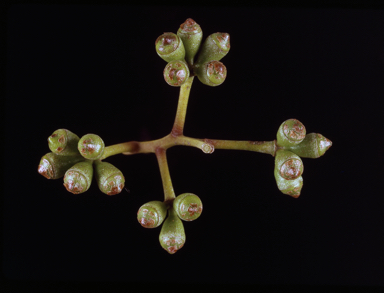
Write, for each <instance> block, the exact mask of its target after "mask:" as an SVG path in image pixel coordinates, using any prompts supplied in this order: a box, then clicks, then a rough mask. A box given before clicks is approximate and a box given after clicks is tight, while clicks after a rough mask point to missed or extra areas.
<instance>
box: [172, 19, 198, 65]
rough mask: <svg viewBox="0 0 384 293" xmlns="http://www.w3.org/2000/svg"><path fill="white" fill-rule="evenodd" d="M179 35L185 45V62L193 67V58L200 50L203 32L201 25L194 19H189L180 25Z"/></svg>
mask: <svg viewBox="0 0 384 293" xmlns="http://www.w3.org/2000/svg"><path fill="white" fill-rule="evenodd" d="M177 35H178V36H179V37H180V39H181V40H182V41H183V44H184V48H185V60H186V61H187V62H188V63H189V64H191V65H192V64H193V58H194V57H195V55H196V53H197V51H199V48H200V44H201V40H202V38H203V31H202V30H201V27H200V25H198V24H197V23H196V22H195V21H194V20H193V19H192V18H188V19H187V20H186V21H185V22H184V23H183V24H182V25H180V28H179V30H178V31H177Z"/></svg>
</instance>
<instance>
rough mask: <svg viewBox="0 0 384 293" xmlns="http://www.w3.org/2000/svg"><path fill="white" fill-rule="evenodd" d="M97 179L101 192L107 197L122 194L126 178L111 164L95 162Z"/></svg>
mask: <svg viewBox="0 0 384 293" xmlns="http://www.w3.org/2000/svg"><path fill="white" fill-rule="evenodd" d="M94 167H95V170H94V172H95V179H96V181H97V185H98V186H99V189H100V190H101V192H103V193H105V194H107V195H115V194H118V193H120V192H121V191H122V190H123V188H124V183H125V178H124V175H123V173H121V171H120V170H119V169H117V168H116V167H115V166H113V165H112V164H110V163H107V162H102V161H99V160H96V161H95V164H94Z"/></svg>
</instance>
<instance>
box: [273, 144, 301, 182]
mask: <svg viewBox="0 0 384 293" xmlns="http://www.w3.org/2000/svg"><path fill="white" fill-rule="evenodd" d="M275 169H276V170H277V171H278V172H279V174H280V176H281V177H282V178H284V179H286V180H294V179H296V178H297V177H299V176H301V175H302V174H303V171H304V165H303V161H302V160H301V159H300V157H299V156H298V155H295V154H294V153H292V152H290V151H287V150H278V151H277V152H276V156H275Z"/></svg>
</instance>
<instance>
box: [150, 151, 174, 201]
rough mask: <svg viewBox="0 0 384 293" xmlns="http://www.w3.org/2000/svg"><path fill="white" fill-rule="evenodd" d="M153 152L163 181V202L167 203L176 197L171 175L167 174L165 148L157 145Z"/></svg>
mask: <svg viewBox="0 0 384 293" xmlns="http://www.w3.org/2000/svg"><path fill="white" fill-rule="evenodd" d="M155 153H156V158H157V162H158V163H159V168H160V174H161V180H162V181H163V188H164V202H165V203H168V204H169V203H171V202H172V201H173V200H174V199H175V198H176V196H175V192H174V190H173V186H172V180H171V175H170V174H169V168H168V162H167V155H166V150H165V149H163V148H161V147H158V148H156V151H155Z"/></svg>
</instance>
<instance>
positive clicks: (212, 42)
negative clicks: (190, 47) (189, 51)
mask: <svg viewBox="0 0 384 293" xmlns="http://www.w3.org/2000/svg"><path fill="white" fill-rule="evenodd" d="M230 47H231V45H230V43H229V34H227V33H215V34H212V35H210V36H208V37H207V38H206V40H205V41H204V43H203V45H201V48H200V52H199V54H198V55H197V60H196V62H195V63H197V64H203V63H206V62H209V61H213V60H216V61H219V60H220V59H221V58H223V57H224V56H225V55H227V53H228V52H229V49H230Z"/></svg>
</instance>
